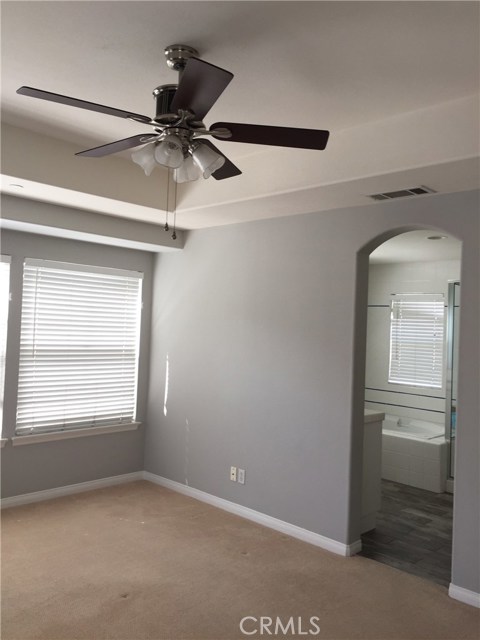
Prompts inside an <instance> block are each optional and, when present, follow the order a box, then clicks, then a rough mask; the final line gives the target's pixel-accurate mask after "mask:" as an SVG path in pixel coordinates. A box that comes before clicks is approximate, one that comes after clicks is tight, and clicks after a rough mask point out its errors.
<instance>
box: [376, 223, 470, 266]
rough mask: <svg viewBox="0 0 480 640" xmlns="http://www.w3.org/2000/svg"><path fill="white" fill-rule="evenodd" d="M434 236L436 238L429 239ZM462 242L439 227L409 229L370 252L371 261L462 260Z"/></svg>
mask: <svg viewBox="0 0 480 640" xmlns="http://www.w3.org/2000/svg"><path fill="white" fill-rule="evenodd" d="M429 238H434V239H429ZM461 255H462V243H461V242H460V241H459V240H457V238H452V236H449V235H447V234H444V233H441V232H439V231H438V229H430V230H429V229H422V230H421V231H407V232H406V233H401V234H400V235H398V236H395V237H394V238H390V240H387V241H386V242H384V243H383V244H381V245H380V246H379V247H378V248H377V249H375V251H372V253H371V254H370V262H371V263H374V264H381V263H386V262H432V261H436V260H460V258H461Z"/></svg>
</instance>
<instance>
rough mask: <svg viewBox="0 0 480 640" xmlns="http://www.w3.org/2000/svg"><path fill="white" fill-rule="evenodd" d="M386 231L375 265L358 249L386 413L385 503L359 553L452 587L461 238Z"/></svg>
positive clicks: (370, 380)
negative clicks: (364, 271)
mask: <svg viewBox="0 0 480 640" xmlns="http://www.w3.org/2000/svg"><path fill="white" fill-rule="evenodd" d="M388 235H389V236H390V237H389V238H379V239H377V241H376V242H375V241H374V242H373V243H372V244H371V245H370V246H369V247H368V248H366V253H367V255H368V259H369V261H368V264H367V265H366V264H365V255H364V256H361V257H360V258H359V260H360V262H359V264H360V265H361V261H362V259H363V269H364V270H365V268H367V270H368V286H365V288H366V289H367V288H368V300H367V299H366V295H365V296H364V297H362V299H361V304H363V305H364V306H365V307H366V309H367V311H366V315H365V316H364V318H365V336H366V337H365V362H366V365H365V376H364V406H365V408H367V409H370V410H375V411H377V412H380V413H381V414H384V416H385V419H384V421H383V429H382V433H381V434H380V433H379V438H381V444H380V445H378V447H377V448H379V450H381V456H382V465H381V480H380V487H379V492H378V495H379V511H378V514H377V518H376V523H375V527H374V528H373V529H370V530H367V531H361V533H362V552H361V555H364V556H367V557H369V558H372V559H374V560H378V561H380V562H383V563H385V564H389V565H391V566H394V567H396V568H399V569H403V570H405V571H407V572H410V573H413V574H416V575H420V576H422V577H424V578H427V579H430V580H433V581H435V582H438V583H440V584H442V585H444V586H448V585H449V583H450V579H451V548H452V522H453V508H452V507H453V504H452V503H453V496H452V492H453V478H452V477H451V475H452V474H453V470H454V459H453V453H454V437H455V420H454V418H455V415H456V393H455V384H456V375H455V371H454V369H455V366H456V364H457V362H458V358H457V351H456V345H457V344H458V314H459V304H458V302H459V297H458V291H459V289H458V287H459V286H460V285H459V283H460V265H461V243H460V241H458V240H457V239H456V238H453V237H452V236H451V235H450V234H448V233H445V232H443V231H440V230H438V229H421V230H419V229H415V230H411V229H410V230H397V231H396V232H392V233H391V234H388ZM361 266H362V265H361ZM364 275H365V274H364ZM455 283H456V284H455ZM365 284H366V283H365ZM368 428H369V427H368V425H367V426H365V429H368ZM365 442H366V440H365ZM449 491H450V493H449Z"/></svg>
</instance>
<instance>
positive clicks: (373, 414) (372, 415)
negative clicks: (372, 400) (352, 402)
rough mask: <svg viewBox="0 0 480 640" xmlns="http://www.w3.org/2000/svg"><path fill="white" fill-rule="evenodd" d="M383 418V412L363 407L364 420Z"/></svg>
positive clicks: (374, 420)
mask: <svg viewBox="0 0 480 640" xmlns="http://www.w3.org/2000/svg"><path fill="white" fill-rule="evenodd" d="M384 418H385V414H384V413H382V412H381V411H376V410H375V409H365V418H364V422H365V423H367V422H381V421H382V420H383V419H384Z"/></svg>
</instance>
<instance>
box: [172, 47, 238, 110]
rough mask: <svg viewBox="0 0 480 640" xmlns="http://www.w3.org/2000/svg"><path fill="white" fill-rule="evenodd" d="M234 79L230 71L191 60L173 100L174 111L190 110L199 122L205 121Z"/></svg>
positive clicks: (196, 59)
mask: <svg viewBox="0 0 480 640" xmlns="http://www.w3.org/2000/svg"><path fill="white" fill-rule="evenodd" d="M232 78H233V73H230V71H226V70H225V69H221V68H220V67H216V66H215V65H213V64H210V63H209V62H204V61H203V60H199V59H198V58H189V59H188V62H187V64H186V66H185V71H184V72H183V75H182V77H181V80H180V84H179V85H178V89H177V92H176V93H175V97H174V98H173V100H172V105H171V109H172V111H178V109H188V110H189V111H193V113H194V114H195V117H196V118H197V119H198V120H203V118H204V117H205V116H206V114H207V113H208V112H209V111H210V109H211V108H212V107H213V105H214V104H215V102H216V101H217V100H218V98H219V97H220V95H221V94H222V93H223V91H224V89H225V88H226V87H227V85H228V84H229V82H230V81H231V80H232Z"/></svg>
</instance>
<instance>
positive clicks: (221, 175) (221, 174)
mask: <svg viewBox="0 0 480 640" xmlns="http://www.w3.org/2000/svg"><path fill="white" fill-rule="evenodd" d="M202 144H206V145H208V146H209V147H210V149H212V150H213V151H215V153H218V154H220V155H221V156H223V157H224V158H225V164H224V165H223V166H222V167H220V169H217V170H216V171H215V173H212V176H213V177H214V178H215V180H225V178H233V177H234V176H239V175H241V173H242V172H241V171H240V169H239V168H238V167H236V166H235V165H234V164H233V162H231V161H230V160H229V159H228V158H227V156H226V155H225V154H223V153H222V152H221V151H220V149H217V147H216V146H215V145H214V144H212V143H211V142H210V140H205V139H202Z"/></svg>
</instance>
